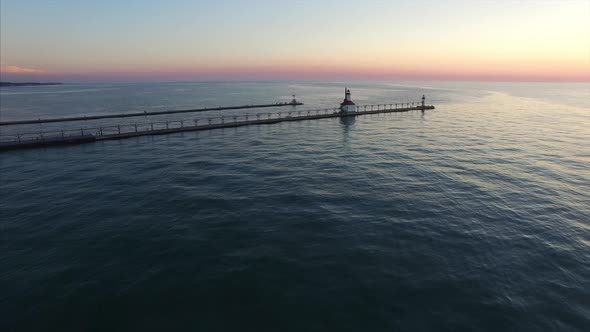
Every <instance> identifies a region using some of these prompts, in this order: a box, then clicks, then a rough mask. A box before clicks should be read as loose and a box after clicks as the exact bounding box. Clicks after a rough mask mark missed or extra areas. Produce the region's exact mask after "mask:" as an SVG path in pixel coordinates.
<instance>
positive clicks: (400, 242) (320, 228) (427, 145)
mask: <svg viewBox="0 0 590 332" xmlns="http://www.w3.org/2000/svg"><path fill="white" fill-rule="evenodd" d="M436 84H437V83H432V84H426V83H413V84H409V83H406V84H404V85H395V84H386V83H362V84H361V83H358V84H357V85H358V87H357V89H355V88H354V84H351V85H352V89H353V98H355V97H356V98H357V100H358V103H360V104H363V103H379V102H388V101H390V100H391V101H392V102H395V101H396V100H399V101H400V102H401V101H402V100H401V99H407V100H414V98H416V97H418V96H421V94H422V93H426V94H427V95H428V96H429V98H430V99H431V100H432V102H433V103H434V104H435V105H436V106H437V109H436V110H434V111H432V112H426V114H424V115H422V114H420V113H419V112H415V113H407V114H387V115H373V116H361V117H358V118H356V120H349V121H343V120H339V119H324V120H316V121H307V122H293V123H281V124H276V125H266V126H252V127H241V128H237V129H225V130H213V131H208V132H194V133H181V134H172V135H167V136H154V137H140V138H135V139H126V140H120V141H108V142H98V143H94V144H88V145H80V146H71V147H61V148H47V149H38V150H28V151H13V152H7V153H2V154H1V155H0V160H1V164H0V167H1V168H0V175H1V178H0V181H1V189H0V190H1V192H0V195H1V200H0V204H1V205H0V207H1V211H2V212H1V218H0V313H1V314H0V330H2V331H25V330H30V331H48V330H51V331H118V330H121V331H122V330H126V331H140V330H144V331H145V330H154V331H156V330H158V331H164V330H202V331H589V330H590V166H589V165H590V145H589V144H588V138H589V137H590V135H589V134H590V129H589V128H590V107H588V106H589V105H590V93H589V92H588V91H590V90H588V85H565V84H564V85H550V86H549V85H543V84H520V85H519V84H506V85H501V84H497V85H493V84H488V85H485V84H480V85H472V84H468V83H454V84H451V83H448V84H446V85H445V84H443V83H439V85H438V86H437V85H436ZM179 86H180V87H181V88H182V89H184V90H182V91H178V89H180V88H179ZM342 87H343V84H340V83H322V84H320V83H309V82H308V83H305V82H303V83H302V82H299V83H297V82H295V83H226V84H220V83H183V84H168V85H133V86H117V85H115V86H104V87H100V86H99V87H96V86H75V87H72V86H68V85H64V86H59V87H39V88H38V89H37V90H34V88H20V89H19V91H18V93H17V92H16V90H15V92H12V90H9V89H6V90H3V91H2V93H3V96H2V99H3V101H2V106H3V107H4V108H5V110H6V114H5V115H3V116H4V117H3V119H7V117H8V118H11V119H16V118H18V117H19V116H20V117H22V118H28V117H30V116H33V115H34V116H39V114H43V115H47V116H49V115H54V116H66V115H71V114H70V113H66V112H67V110H72V109H77V108H79V109H81V108H82V106H81V105H80V104H79V103H80V102H82V101H84V102H86V103H89V104H93V101H95V103H94V105H96V104H99V103H101V102H102V103H106V104H107V105H108V103H109V102H111V103H113V110H112V111H113V112H115V111H120V110H117V109H116V108H117V107H119V106H117V105H119V104H118V102H117V101H118V100H120V99H121V98H128V99H129V100H130V102H129V103H130V104H133V105H134V106H133V107H130V108H129V109H128V110H129V111H134V110H137V109H141V107H147V108H149V109H158V106H155V105H156V104H157V103H161V102H162V100H161V98H162V96H166V95H168V94H169V95H175V94H181V95H179V101H178V103H177V104H175V105H170V107H169V108H176V107H177V106H178V107H183V106H198V105H194V104H193V105H189V104H191V103H193V102H192V101H191V100H192V99H191V98H194V99H195V100H196V99H198V98H201V95H200V94H199V93H200V92H198V91H201V90H205V91H213V92H211V94H212V95H214V96H215V98H217V99H216V102H218V103H220V104H221V105H224V104H234V103H236V104H240V103H249V102H250V101H264V102H266V101H275V99H281V98H287V97H288V96H289V95H290V94H291V93H292V92H293V93H297V94H298V95H299V98H300V99H301V100H302V101H304V102H306V106H305V107H307V108H314V106H318V107H326V106H329V105H332V104H337V103H338V102H340V99H341V98H342V96H341V94H342V91H341V90H342V89H341V88H342ZM22 89H28V90H22ZM97 89H98V90H99V91H98V92H97ZM100 89H102V90H100ZM86 90H88V91H86ZM23 91H24V92H23ZM68 91H69V92H68ZM72 91H74V92H72ZM80 91H82V92H80ZM131 91H134V92H135V93H134V94H132V93H131ZM29 92H30V93H29ZM45 92H47V93H46V94H45ZM74 94H75V95H76V96H75V97H72V96H70V97H64V98H65V99H60V98H62V97H61V96H69V95H74ZM78 94H81V95H80V96H78ZM48 95H50V96H53V97H48ZM93 96H94V97H93ZM109 96H110V99H109V98H107V97H109ZM124 96H127V97H124ZM145 96H150V97H145ZM183 96H184V97H183ZM191 96H194V97H191ZM570 97H571V98H570ZM48 98H49V100H51V102H48ZM92 98H94V99H92ZM182 98H185V99H182ZM363 98H365V99H364V100H363ZM576 98H577V99H576ZM564 100H565V101H564ZM277 101H278V100H277ZM403 101H405V100H403ZM183 103H186V104H183ZM140 104H142V105H140ZM57 106H59V107H57ZM140 106H141V107H140ZM19 107H22V108H23V109H27V110H28V111H27V112H25V113H22V114H20V113H18V109H19ZM60 112H61V113H60ZM97 112H98V113H100V112H102V111H100V110H99V111H97Z"/></svg>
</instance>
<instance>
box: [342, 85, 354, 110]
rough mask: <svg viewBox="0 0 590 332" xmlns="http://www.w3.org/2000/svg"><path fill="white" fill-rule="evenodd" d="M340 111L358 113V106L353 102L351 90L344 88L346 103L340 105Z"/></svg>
mask: <svg viewBox="0 0 590 332" xmlns="http://www.w3.org/2000/svg"><path fill="white" fill-rule="evenodd" d="M340 111H341V112H342V113H353V112H356V105H355V104H354V103H353V102H352V99H351V97H350V89H349V88H344V101H343V102H342V103H341V104H340Z"/></svg>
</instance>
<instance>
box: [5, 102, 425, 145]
mask: <svg viewBox="0 0 590 332" xmlns="http://www.w3.org/2000/svg"><path fill="white" fill-rule="evenodd" d="M432 109H434V106H432V105H423V104H419V103H404V104H380V105H366V106H357V112H354V113H341V112H340V110H339V109H338V108H332V109H317V110H306V111H288V112H275V113H257V114H244V115H239V116H221V117H211V118H200V119H191V120H174V121H159V122H142V123H134V124H125V125H114V126H101V127H84V128H79V129H64V130H50V131H37V132H34V131H29V132H17V133H14V134H8V135H0V151H3V150H11V149H24V148H36V147H44V146H52V145H66V144H79V143H88V142H94V141H101V140H114V139H123V138H129V137H137V136H145V135H162V134H171V133H178V132H186V131H197V130H211V129H220V128H234V127H241V126H250V125H263V124H274V123H279V122H285V121H303V120H315V119H325V118H341V117H355V116H360V115H366V114H379V113H397V112H412V111H419V112H424V111H426V110H432Z"/></svg>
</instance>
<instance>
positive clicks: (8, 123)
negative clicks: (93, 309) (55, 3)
mask: <svg viewBox="0 0 590 332" xmlns="http://www.w3.org/2000/svg"><path fill="white" fill-rule="evenodd" d="M300 105H303V103H299V102H296V101H295V99H293V101H292V102H289V103H274V104H262V105H242V106H225V107H221V106H220V107H208V108H194V109H186V110H171V111H155V112H136V113H119V114H103V115H90V116H75V117H69V118H53V119H35V120H20V121H0V126H15V125H25V124H41V123H53V122H72V121H85V120H100V119H114V118H131V117H138V116H151V115H167V114H178V113H195V112H207V111H227V110H243V109H249V108H270V107H285V106H300Z"/></svg>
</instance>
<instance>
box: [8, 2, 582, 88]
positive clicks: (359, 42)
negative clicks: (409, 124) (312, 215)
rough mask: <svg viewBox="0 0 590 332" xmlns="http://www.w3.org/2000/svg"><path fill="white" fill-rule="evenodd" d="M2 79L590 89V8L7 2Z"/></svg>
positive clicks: (500, 4)
mask: <svg viewBox="0 0 590 332" xmlns="http://www.w3.org/2000/svg"><path fill="white" fill-rule="evenodd" d="M0 28H1V30H0V37H1V45H0V46H1V47H0V56H1V59H0V60H1V73H2V75H1V76H2V77H1V79H2V80H3V81H22V80H35V81H47V80H59V81H66V82H142V81H188V80H216V79H220V80H234V79H235V80H246V79H247V80H251V79H254V80H255V79H384V80H407V79H428V80H430V79H441V80H501V81H506V80H509V81H590V0H579V1H566V0H563V1H541V0H538V1H526V0H524V1H511V0H502V1H500V0H498V1H467V0H466V1H459V0H457V1H393V0H384V1H377V0H367V1H352V0H340V1H332V0H315V1H311V0H310V1H300V0H291V1H276V0H252V1H242V0H240V1H238V0H216V1H188V0H187V1H181V0H173V1H172V0H168V1H164V0H162V1H155V0H144V1H139V0H125V1H123V0H118V1H111V0H102V1H85V0H71V1H69V0H62V1H49V0H42V1H41V0H39V1H33V0H2V1H0Z"/></svg>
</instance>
